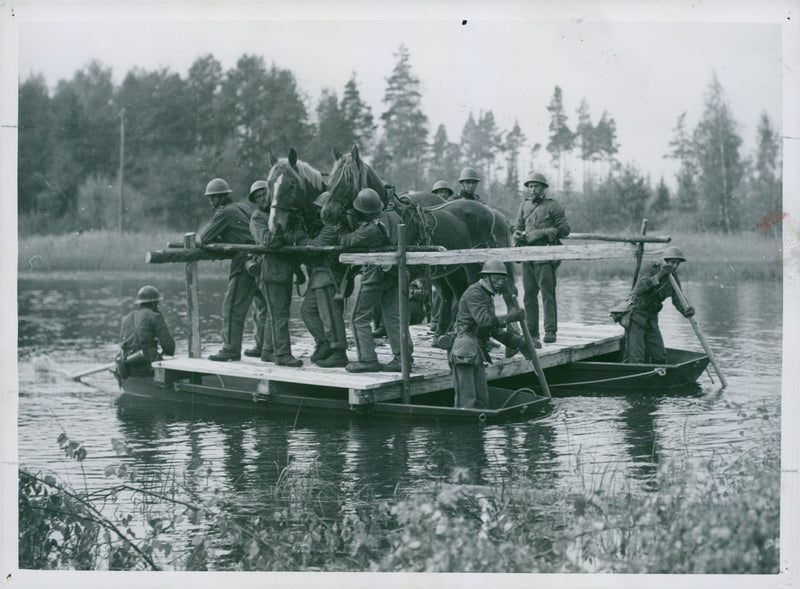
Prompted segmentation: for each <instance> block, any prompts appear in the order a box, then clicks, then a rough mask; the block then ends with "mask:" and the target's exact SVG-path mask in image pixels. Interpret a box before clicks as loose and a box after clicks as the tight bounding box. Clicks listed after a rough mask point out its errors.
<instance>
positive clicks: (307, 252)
mask: <svg viewBox="0 0 800 589" xmlns="http://www.w3.org/2000/svg"><path fill="white" fill-rule="evenodd" d="M168 245H169V247H170V249H166V250H154V251H149V252H147V254H146V255H145V262H147V263H148V264H172V263H188V262H198V261H200V260H227V259H230V258H232V257H233V256H235V255H236V254H238V253H240V252H247V253H252V254H276V253H280V254H293V255H302V256H304V257H306V258H308V257H312V256H314V255H323V254H337V253H342V252H345V251H350V252H366V250H365V249H363V248H347V249H346V248H343V247H341V246H338V245H287V246H283V247H280V248H268V247H264V246H263V245H252V244H240V243H210V244H206V245H200V246H197V247H194V248H183V247H182V248H180V249H178V248H173V247H172V246H173V243H170V244H168ZM373 251H375V252H377V253H381V252H384V253H392V254H394V255H397V250H396V249H394V248H389V247H385V248H380V249H377V250H373ZM408 251H410V252H443V251H447V250H445V248H443V247H442V246H438V245H431V246H427V245H418V246H409V247H408Z"/></svg>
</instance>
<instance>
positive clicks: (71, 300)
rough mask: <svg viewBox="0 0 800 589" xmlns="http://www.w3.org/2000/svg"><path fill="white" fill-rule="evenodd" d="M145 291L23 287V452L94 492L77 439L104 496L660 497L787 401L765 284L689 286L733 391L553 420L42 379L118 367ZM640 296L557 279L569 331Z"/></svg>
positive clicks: (218, 286)
mask: <svg viewBox="0 0 800 589" xmlns="http://www.w3.org/2000/svg"><path fill="white" fill-rule="evenodd" d="M138 286H140V280H138V279H137V280H133V279H121V280H107V279H106V278H102V279H98V280H95V281H83V282H81V281H48V280H46V279H36V280H23V281H21V282H20V284H19V299H18V300H19V317H20V322H19V357H20V393H21V394H20V399H19V419H18V426H19V428H18V429H19V439H18V442H19V455H20V460H21V462H22V463H23V464H25V465H26V466H29V467H31V468H33V469H34V470H36V469H52V470H56V471H57V472H59V473H65V475H66V478H68V479H70V480H72V481H81V484H82V481H83V474H82V472H81V467H80V466H79V465H77V464H76V463H72V462H69V461H65V460H64V459H63V454H62V453H61V452H60V451H59V449H58V447H57V445H56V444H55V443H54V442H53V441H54V440H55V439H56V438H57V437H58V435H59V434H60V433H61V432H62V431H65V432H66V433H67V434H68V435H69V436H70V438H71V439H75V440H79V441H83V442H84V443H85V444H86V446H87V448H88V450H89V451H90V452H89V456H90V459H89V460H88V461H87V462H86V463H85V464H84V465H83V467H85V469H86V473H87V481H88V485H90V486H95V487H102V486H106V485H108V484H109V480H108V479H107V478H106V477H105V476H104V474H103V470H104V468H105V467H107V466H108V465H111V464H117V463H120V462H124V463H126V464H128V465H129V466H136V467H138V468H139V469H140V472H141V473H142V476H144V477H146V476H148V474H149V473H164V472H168V473H173V474H174V476H175V479H176V480H177V481H178V482H179V483H180V489H181V492H182V493H185V495H186V497H187V498H188V499H189V500H192V498H195V497H199V498H204V499H213V498H215V497H217V496H218V495H216V494H215V491H221V492H223V496H225V497H226V499H227V500H229V501H231V503H232V504H235V505H236V506H237V507H236V508H237V509H238V510H239V513H241V512H242V511H243V510H246V512H247V513H257V512H267V513H270V511H269V510H271V509H272V508H273V507H274V506H275V504H276V502H278V501H283V500H285V499H286V498H287V497H289V496H291V493H299V495H298V497H302V498H313V500H314V501H315V502H316V503H315V505H318V506H319V507H320V508H321V509H323V510H326V513H327V512H328V511H331V510H333V509H334V508H335V509H339V508H340V507H341V509H343V510H344V511H345V512H355V511H356V510H358V509H359V506H361V505H363V504H364V502H365V501H372V500H374V499H376V498H383V497H393V496H395V495H397V494H401V493H414V492H417V491H420V490H424V489H431V488H435V487H436V485H439V484H441V483H442V481H462V482H465V483H469V484H474V485H486V486H490V487H500V486H502V485H504V484H505V483H506V482H507V481H510V480H514V479H515V478H518V477H524V478H525V479H527V480H530V481H531V482H532V484H533V485H534V488H536V489H562V488H563V489H569V490H570V491H572V490H574V489H575V488H576V487H577V488H580V487H584V488H593V487H594V488H596V487H597V486H599V485H601V484H604V483H605V482H606V481H607V478H604V477H607V476H608V474H609V473H610V472H614V473H616V475H615V476H617V477H623V478H624V482H625V483H628V484H630V485H631V486H633V487H635V488H639V489H642V490H643V491H651V490H653V489H654V488H655V476H656V470H657V468H658V466H659V464H661V463H665V462H669V461H670V460H671V459H673V458H675V457H677V456H683V455H684V454H685V453H686V450H687V448H689V449H691V450H692V451H697V450H705V449H709V450H713V451H727V452H746V451H747V449H748V448H750V447H752V446H754V445H755V444H758V443H759V439H760V433H761V429H760V428H762V427H764V423H765V422H764V419H762V418H761V417H758V418H753V417H751V416H750V415H749V414H748V413H747V412H744V411H741V410H740V409H738V408H737V407H741V406H747V407H754V406H758V405H759V404H764V405H766V406H768V407H769V408H770V409H771V413H770V414H772V413H776V412H777V411H776V410H777V409H778V408H779V406H780V370H781V365H780V361H781V354H780V350H781V337H782V326H781V320H780V309H781V291H780V288H777V285H776V284H758V283H743V284H739V285H731V286H726V288H724V289H723V288H720V286H719V285H716V284H699V283H697V284H687V285H686V291H687V296H690V299H691V300H692V302H693V303H694V305H695V306H696V307H697V309H698V311H697V317H698V321H699V322H700V324H701V326H702V327H703V329H704V332H705V333H706V336H707V338H708V339H709V341H710V342H711V344H712V346H713V347H714V349H715V351H716V352H717V356H718V359H719V361H720V364H721V365H722V367H723V370H724V371H725V374H726V376H727V377H728V381H729V388H728V389H727V390H726V391H725V392H724V394H723V395H717V396H708V395H707V396H706V397H704V398H702V399H699V398H697V397H693V396H686V395H685V392H684V393H682V394H681V395H680V396H671V395H663V396H641V397H634V396H617V397H614V396H610V397H605V396H601V397H586V396H576V397H565V398H562V399H555V400H554V409H553V412H552V413H551V414H549V415H548V416H546V417H544V418H542V419H539V420H535V421H525V422H518V423H502V424H495V425H490V426H485V427H481V426H479V425H477V424H448V423H436V422H426V423H415V422H413V421H410V420H391V419H381V420H376V419H371V418H370V417H368V416H348V415H345V416H334V415H331V414H330V413H326V412H323V413H314V412H310V411H306V410H300V411H297V412H295V411H290V412H287V413H285V414H277V415H262V414H259V415H252V414H248V413H246V412H244V413H243V412H231V411H222V410H219V409H208V408H202V407H191V406H190V407H176V406H171V405H154V404H152V403H141V402H129V401H128V402H126V401H124V400H123V401H122V402H121V403H120V404H119V405H118V406H116V407H115V406H114V404H113V403H112V400H113V399H114V397H115V396H116V395H117V394H118V393H117V387H116V383H115V382H114V381H113V379H111V378H110V377H108V375H105V376H103V375H99V376H98V377H97V379H96V380H93V384H94V385H95V386H96V388H95V389H90V388H88V387H84V386H83V385H79V384H77V383H72V382H69V383H64V382H58V380H57V379H54V378H52V375H51V378H49V379H47V378H44V376H42V375H39V374H37V373H36V371H34V370H33V369H32V362H31V358H32V357H34V356H37V355H47V356H48V357H51V358H53V360H54V361H55V362H57V363H58V364H59V366H61V368H62V369H64V370H65V371H67V372H77V371H79V370H81V369H84V368H86V367H87V366H90V367H91V366H94V365H96V364H99V363H104V362H107V361H108V359H109V358H110V357H111V355H112V354H113V350H114V349H115V348H116V345H117V344H116V340H117V337H118V329H119V319H120V317H121V316H122V314H123V312H125V311H127V310H129V308H130V299H131V297H132V295H133V294H134V293H135V292H136V289H137V288H138ZM628 286H629V285H628V284H627V283H622V282H621V281H614V282H611V283H608V282H603V281H579V280H576V279H569V278H567V279H565V280H564V281H563V282H560V285H559V289H560V290H559V315H560V316H562V317H563V318H564V320H565V321H568V322H586V323H598V322H603V323H604V322H606V321H607V320H608V318H607V310H606V308H605V307H604V306H602V305H598V304H597V301H598V300H602V301H608V300H616V299H617V298H622V297H624V295H625V291H626V290H627V288H628ZM158 288H159V289H160V290H161V291H162V293H164V295H165V297H166V300H165V301H164V303H163V310H164V314H165V317H166V319H167V321H168V323H169V324H170V326H171V328H172V330H173V332H174V333H175V334H176V338H177V339H178V340H179V341H180V342H181V343H180V344H179V351H185V346H186V343H185V314H186V311H185V303H184V292H183V282H182V278H178V279H176V280H173V281H170V280H166V279H162V278H159V282H158ZM201 289H202V294H203V296H202V297H201V299H202V302H201V319H202V321H201V334H202V339H203V342H204V348H205V347H206V346H208V347H214V346H216V345H217V344H218V341H219V339H218V338H219V336H218V333H217V332H218V330H219V325H220V323H219V316H218V313H219V309H220V308H221V304H220V298H221V297H222V294H223V292H224V280H219V281H214V280H211V279H205V278H204V279H203V280H202V284H201ZM617 295H619V297H618V296H617ZM661 326H662V330H663V332H664V337H665V339H666V340H667V342H668V344H670V345H673V346H677V347H685V348H693V349H698V348H699V344H697V341H696V337H695V334H694V332H693V331H692V328H691V326H690V325H689V323H688V322H687V321H686V320H685V319H684V318H683V317H681V316H680V315H679V314H678V313H677V312H675V311H674V309H671V307H670V305H667V306H666V307H665V310H664V312H663V313H662V317H661ZM295 328H297V326H296V325H295ZM247 329H248V331H247V332H246V335H245V339H246V341H252V337H253V334H252V326H250V325H248V327H247ZM181 345H182V346H183V350H181V348H180V346H181ZM700 382H701V385H702V393H709V392H710V391H711V390H713V389H714V387H712V385H711V382H710V381H709V380H708V377H706V376H703V377H701V381H700ZM81 391H84V392H81ZM87 391H88V392H87ZM737 403H738V404H739V405H737ZM775 427H779V424H777V423H776V424H775ZM111 438H117V439H120V440H125V442H126V443H127V444H129V445H130V447H131V448H133V449H134V451H135V454H134V455H133V456H123V457H118V456H116V455H115V453H114V452H113V451H112V449H111V446H110V439H111ZM43 440H45V441H47V440H51V442H47V443H43ZM153 484H155V481H154V483H153ZM329 515H331V516H334V515H335V514H332V513H331V514H329Z"/></svg>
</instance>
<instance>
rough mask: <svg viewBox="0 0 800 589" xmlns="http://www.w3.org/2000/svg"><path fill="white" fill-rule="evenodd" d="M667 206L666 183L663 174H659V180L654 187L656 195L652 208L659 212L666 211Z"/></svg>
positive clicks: (667, 193)
mask: <svg viewBox="0 0 800 589" xmlns="http://www.w3.org/2000/svg"><path fill="white" fill-rule="evenodd" d="M669 208H670V204H669V188H667V185H666V184H665V183H664V176H661V180H660V181H659V183H658V186H657V187H656V197H655V200H654V201H653V210H654V211H656V212H658V213H661V212H664V211H668V210H669Z"/></svg>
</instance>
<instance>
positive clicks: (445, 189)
mask: <svg viewBox="0 0 800 589" xmlns="http://www.w3.org/2000/svg"><path fill="white" fill-rule="evenodd" d="M431 192H432V193H433V194H435V195H437V196H441V197H442V198H443V199H445V200H450V197H451V196H453V189H452V188H450V185H449V184H448V183H447V182H445V181H444V180H439V181H437V182H435V183H434V185H433V188H431Z"/></svg>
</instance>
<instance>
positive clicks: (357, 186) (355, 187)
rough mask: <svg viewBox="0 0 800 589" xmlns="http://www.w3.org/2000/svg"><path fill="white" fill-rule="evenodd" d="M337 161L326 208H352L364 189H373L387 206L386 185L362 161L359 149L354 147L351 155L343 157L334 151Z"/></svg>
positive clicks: (329, 186)
mask: <svg viewBox="0 0 800 589" xmlns="http://www.w3.org/2000/svg"><path fill="white" fill-rule="evenodd" d="M334 158H335V161H334V163H333V168H331V172H330V174H328V192H330V193H331V196H330V198H329V199H328V202H327V203H326V204H325V208H328V207H331V208H333V207H338V209H339V210H342V211H344V210H347V209H349V208H352V205H353V200H354V199H355V197H356V195H357V194H358V193H359V191H360V190H362V189H363V188H372V189H373V190H375V191H376V192H377V193H378V195H379V196H380V197H381V200H382V201H383V202H384V204H386V202H387V199H388V197H387V193H386V185H385V184H384V183H383V180H381V178H380V176H378V173H377V172H376V171H375V170H373V169H372V167H371V166H370V165H369V164H367V163H366V162H365V161H364V160H362V159H361V156H360V155H359V153H358V147H357V146H355V145H354V146H353V149H351V150H350V153H347V154H344V155H341V154H339V153H338V152H337V151H334Z"/></svg>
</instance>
